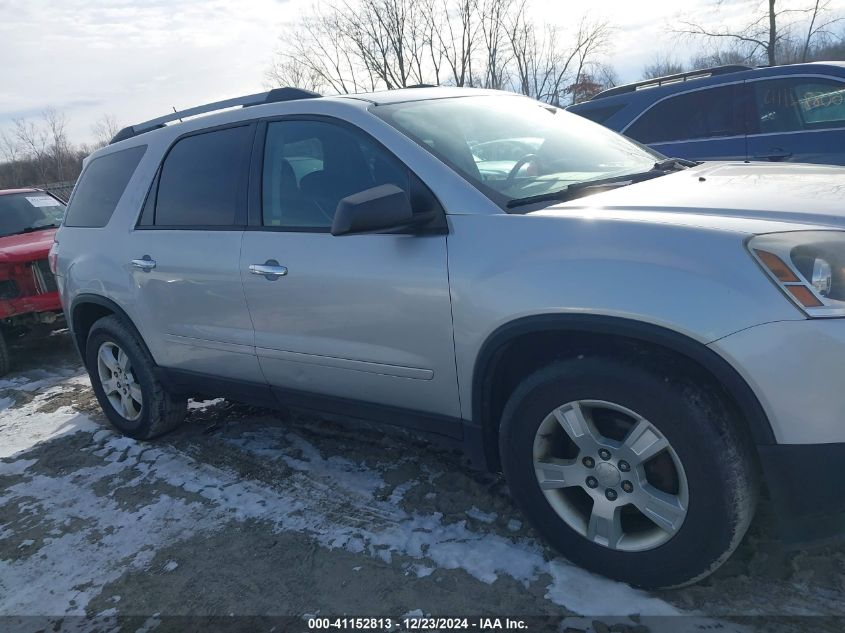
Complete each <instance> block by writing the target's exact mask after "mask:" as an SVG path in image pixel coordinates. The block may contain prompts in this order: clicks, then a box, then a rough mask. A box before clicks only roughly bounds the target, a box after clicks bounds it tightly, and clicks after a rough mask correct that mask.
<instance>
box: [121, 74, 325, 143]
mask: <svg viewBox="0 0 845 633" xmlns="http://www.w3.org/2000/svg"><path fill="white" fill-rule="evenodd" d="M319 96H321V95H319V94H317V93H316V92H311V91H310V90H302V89H300V88H289V87H285V88H274V89H273V90H269V91H267V92H258V93H256V94H252V95H246V96H243V97H235V98H234V99H224V100H223V101H215V102H214V103H207V104H205V105H201V106H196V107H193V108H188V109H187V110H179V111H178V112H177V111H175V110H174V111H173V112H172V113H170V114H165V115H164V116H160V117H157V118H155V119H150V120H149V121H144V122H143V123H137V124H135V125H130V126H128V127H125V128H123V129H122V130H120V132H118V133H117V134H115V135H114V138H112V140H111V141H109V145H111V144H112V143H117V142H118V141H124V140H126V139H128V138H132V137H133V136H138V135H139V134H143V133H144V132H149V131H150V130H155V129H158V128H162V127H164V125H165V123H170V122H171V121H176V120H180V121H181V120H182V119H186V118H188V117H192V116H197V115H198V114H205V113H207V112H215V111H217V110H225V109H226V108H236V107H238V106H241V107H243V108H247V107H249V106H254V105H261V104H263V103H279V102H281V101H294V100H297V99H314V98H315V97H319Z"/></svg>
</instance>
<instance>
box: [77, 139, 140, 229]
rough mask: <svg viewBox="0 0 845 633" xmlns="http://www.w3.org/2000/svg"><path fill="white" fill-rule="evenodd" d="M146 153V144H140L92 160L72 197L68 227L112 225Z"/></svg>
mask: <svg viewBox="0 0 845 633" xmlns="http://www.w3.org/2000/svg"><path fill="white" fill-rule="evenodd" d="M146 151H147V146H146V145H139V146H137V147H130V148H129V149H124V150H121V151H119V152H115V153H113V154H107V155H105V156H100V157H99V158H95V159H94V160H92V161H91V162H90V163H89V164H88V166H87V167H86V168H85V171H83V172H82V175H81V176H80V177H79V183H77V185H76V189H75V190H74V192H73V196H71V199H70V204H69V205H68V208H67V213H66V214H65V221H64V224H65V226H75V227H85V228H100V227H103V226H105V225H106V224H108V222H109V220H110V219H111V216H112V214H113V213H114V209H115V207H116V206H117V203H118V201H119V200H120V197H121V196H122V195H123V192H124V191H125V190H126V185H127V184H128V183H129V179H130V178H131V177H132V174H134V173H135V169H136V168H137V167H138V163H139V162H141V157H142V156H143V155H144V152H146Z"/></svg>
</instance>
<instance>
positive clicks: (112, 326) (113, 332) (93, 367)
mask: <svg viewBox="0 0 845 633" xmlns="http://www.w3.org/2000/svg"><path fill="white" fill-rule="evenodd" d="M85 359H86V364H87V366H88V374H89V375H90V377H91V386H92V387H93V388H94V393H95V395H96V396H97V400H99V402H100V406H101V407H102V408H103V412H104V413H105V414H106V417H107V418H108V419H109V421H110V422H111V423H112V424H113V425H114V426H115V427H116V428H117V429H118V430H119V431H120V432H121V433H124V434H125V435H128V436H130V437H134V438H136V439H142V440H146V439H151V438H153V437H156V436H159V435H162V434H164V433H167V432H168V431H170V430H172V429H174V428H176V427H177V426H178V425H179V423H180V422H181V421H182V419H183V418H184V416H185V411H186V409H187V399H186V398H185V397H184V396H180V395H176V394H171V393H169V392H168V391H167V390H166V389H165V387H164V385H162V384H161V382H160V381H159V379H158V378H157V377H156V375H155V373H154V372H153V368H154V367H155V363H154V362H153V359H152V356H150V353H149V351H147V348H146V346H145V345H144V344H143V342H142V341H141V339H140V337H139V336H138V335H137V333H136V332H135V330H134V329H133V328H132V327H131V326H129V325H127V324H126V323H125V322H124V321H123V320H122V319H120V318H118V317H116V316H107V317H103V318H102V319H100V320H99V321H97V322H96V323H94V325H93V326H92V327H91V331H90V333H89V335H88V341H87V344H86V351H85Z"/></svg>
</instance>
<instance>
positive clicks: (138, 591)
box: [0, 334, 845, 633]
mask: <svg viewBox="0 0 845 633" xmlns="http://www.w3.org/2000/svg"><path fill="white" fill-rule="evenodd" d="M18 355H19V360H18V364H17V367H16V370H15V372H13V373H12V374H11V375H9V376H7V377H5V378H4V379H0V629H3V630H37V629H39V628H42V627H44V626H46V625H45V621H43V620H41V619H38V618H31V617H28V616H50V618H51V619H50V623H49V624H50V630H62V629H63V628H64V629H67V630H87V629H88V628H91V627H93V628H96V630H144V631H153V630H189V629H190V628H191V626H192V625H191V622H192V621H191V620H187V619H175V618H173V617H172V616H198V615H201V616H225V617H231V618H232V619H231V620H229V621H228V622H230V623H232V622H235V623H241V624H242V625H243V627H244V628H245V629H250V630H271V628H272V627H273V626H276V630H281V629H284V628H288V627H289V626H291V622H290V621H285V622H283V621H261V620H251V621H247V620H244V619H242V618H239V616H268V615H270V616H274V615H289V616H297V619H296V620H295V621H294V625H292V626H294V628H295V629H297V630H305V622H307V619H308V617H309V616H314V615H318V616H338V615H353V614H354V615H368V616H375V615H380V616H390V617H393V618H394V619H395V618H401V617H402V616H404V615H410V616H412V617H414V616H420V615H457V614H461V615H473V616H475V615H491V616H499V617H504V616H550V617H549V618H547V619H544V620H532V621H531V624H532V626H534V625H536V626H535V628H538V627H539V626H540V625H541V624H542V625H543V626H544V628H548V627H553V628H557V629H558V630H564V629H566V628H567V627H569V628H570V629H571V630H573V631H576V630H581V631H587V630H589V631H597V632H603V631H607V630H614V631H624V630H629V631H637V632H638V633H640V632H642V631H648V630H655V631H656V630H666V631H676V630H723V631H733V630H783V631H787V630H789V631H791V630H810V629H812V630H841V629H839V625H840V624H841V623H840V622H839V621H838V620H837V619H832V618H817V617H813V616H820V615H821V616H843V615H845V598H843V596H845V547H842V546H828V547H825V548H816V549H812V550H793V551H789V550H786V549H784V548H783V547H782V546H781V545H780V543H779V541H778V540H777V535H776V533H775V531H774V529H773V527H772V520H771V516H770V515H769V513H768V511H767V507H766V506H765V505H764V506H763V507H762V508H761V509H760V511H759V512H758V515H757V519H756V520H755V523H754V525H753V526H752V528H751V531H750V533H749V536H748V537H747V538H746V539H745V541H744V543H743V544H742V545H741V546H740V548H739V550H738V551H737V552H736V554H735V555H734V556H733V558H732V559H731V560H730V561H729V562H728V563H727V564H726V565H724V567H722V568H721V569H720V570H719V571H718V572H717V573H716V574H715V575H713V576H712V577H711V578H709V579H707V580H705V581H703V582H701V583H699V584H698V585H696V586H693V587H688V588H685V589H680V590H675V591H669V592H660V593H646V592H641V591H637V590H634V589H632V588H630V587H628V586H626V585H623V584H620V583H616V582H612V581H609V580H606V579H603V578H599V577H596V576H594V575H592V574H589V573H586V572H584V571H582V570H580V569H578V568H576V567H574V566H572V565H570V564H569V563H568V562H566V561H565V560H564V559H562V558H560V557H559V556H557V555H555V554H554V553H553V552H552V551H550V550H549V549H548V548H546V547H545V546H544V545H543V544H542V543H541V542H540V540H539V539H538V538H537V536H536V534H535V533H534V532H533V531H532V530H531V529H530V528H529V527H528V526H526V524H525V522H524V520H523V518H522V517H521V516H520V515H519V514H518V513H517V512H516V511H515V510H514V509H513V508H512V506H511V503H510V501H509V499H508V494H507V488H506V486H505V484H504V482H503V481H502V480H501V479H500V478H498V477H496V476H492V475H487V474H483V473H479V472H476V471H473V470H471V469H470V468H468V467H466V466H464V465H463V462H462V460H461V458H460V456H459V455H457V454H455V453H452V452H450V451H447V450H445V449H444V448H441V447H438V446H435V445H432V444H430V443H429V442H427V441H424V440H422V439H420V438H416V437H413V436H409V435H407V434H405V433H403V432H400V431H398V430H392V429H385V428H379V427H373V426H369V425H366V424H363V423H358V422H350V421H342V420H337V419H331V420H329V419H324V418H320V417H316V416H314V415H306V414H303V413H297V412H277V411H268V410H264V409H258V408H253V407H249V406H246V405H243V404H235V403H230V402H226V401H223V400H215V401H208V402H201V403H192V404H191V410H190V413H189V415H188V418H187V421H186V424H185V425H184V426H183V427H182V428H180V429H179V430H178V431H176V432H174V433H172V434H170V435H168V436H166V437H164V438H161V439H159V440H157V441H155V442H152V443H142V442H135V441H133V440H129V439H127V438H123V437H121V436H118V435H117V434H115V433H114V432H113V431H112V430H111V428H110V427H109V426H108V424H107V422H106V421H105V418H104V416H103V415H102V413H101V412H100V409H99V405H98V404H97V402H96V400H95V399H94V396H93V394H92V392H91V390H90V384H89V382H88V380H87V376H86V375H85V373H84V371H83V369H82V367H81V365H80V363H79V361H78V358H77V357H76V354H75V352H74V351H73V349H72V345H71V343H70V340H69V338H68V337H67V336H66V335H63V334H58V335H54V336H52V337H50V338H49V339H47V340H43V341H39V342H36V343H28V344H26V345H25V346H24V347H22V348H20V349H19V350H18ZM673 614H685V617H676V616H673ZM3 616H6V617H5V618H3ZM12 616H14V617H12ZM78 616H88V617H89V618H93V619H89V620H82V619H80V618H79V617H78ZM127 616H134V619H125V618H126V617H127ZM564 616H570V617H569V618H567V619H566V620H560V618H562V617H564ZM761 616H774V617H761ZM225 622H226V621H225V619H224V617H220V618H212V619H208V620H203V626H202V627H201V628H203V630H214V629H215V628H220V627H221V626H222V625H223V624H225ZM843 622H845V621H843ZM74 627H77V628H74Z"/></svg>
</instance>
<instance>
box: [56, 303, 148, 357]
mask: <svg viewBox="0 0 845 633" xmlns="http://www.w3.org/2000/svg"><path fill="white" fill-rule="evenodd" d="M110 314H114V315H117V316H119V317H121V318H122V319H124V320H125V321H126V322H127V323H129V324H130V325H131V327H132V328H134V329H135V331H136V332H138V331H139V330H138V327H137V326H136V325H135V323H134V321H133V320H132V319H131V318H130V316H129V315H128V314H127V313H126V311H125V310H124V309H123V308H121V307H120V306H119V305H118V304H117V303H116V302H115V301H113V300H112V299H108V298H107V297H104V296H102V295H97V294H92V293H82V294H79V295H77V296H76V297H74V299H73V301H72V302H71V306H70V310H68V316H69V320H68V327H69V329H70V331H71V334H72V336H73V342H74V343H75V345H76V349H77V351H78V352H79V355H80V356H81V357H82V359H83V362H84V360H85V343H86V341H87V340H88V333H89V332H90V331H91V326H93V325H94V323H95V322H96V321H98V320H99V319H101V318H103V317H104V316H109V315H110Z"/></svg>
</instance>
